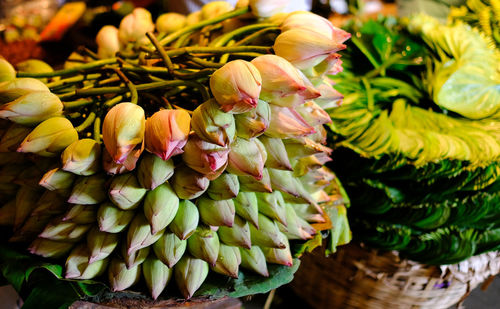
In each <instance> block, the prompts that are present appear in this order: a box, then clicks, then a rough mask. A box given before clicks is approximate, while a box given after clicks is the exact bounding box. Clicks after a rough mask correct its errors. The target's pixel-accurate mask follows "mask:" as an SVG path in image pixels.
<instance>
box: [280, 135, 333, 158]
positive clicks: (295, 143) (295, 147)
mask: <svg viewBox="0 0 500 309" xmlns="http://www.w3.org/2000/svg"><path fill="white" fill-rule="evenodd" d="M284 144H285V147H286V151H287V152H288V153H289V154H290V155H289V156H291V157H292V158H301V157H307V156H310V155H315V154H319V153H325V154H327V155H330V154H331V153H332V149H331V148H328V147H326V146H324V145H322V144H320V143H316V142H314V141H313V140H311V139H309V138H307V137H302V138H297V139H289V140H285V142H284Z"/></svg>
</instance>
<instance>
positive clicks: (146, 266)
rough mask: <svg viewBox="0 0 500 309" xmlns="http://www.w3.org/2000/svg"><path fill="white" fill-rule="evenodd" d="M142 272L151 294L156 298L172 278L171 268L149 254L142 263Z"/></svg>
mask: <svg viewBox="0 0 500 309" xmlns="http://www.w3.org/2000/svg"><path fill="white" fill-rule="evenodd" d="M142 273H143V275H144V280H145V281H146V285H147V286H148V289H149V292H150V293H151V296H152V297H153V299H157V298H158V296H160V294H161V292H163V290H164V289H165V287H166V286H167V284H168V282H169V281H170V278H172V274H173V270H172V269H170V268H169V267H168V266H167V265H165V264H163V262H162V261H160V260H159V259H158V258H157V257H156V256H154V255H150V256H149V257H148V258H147V259H146V260H145V261H144V263H143V264H142Z"/></svg>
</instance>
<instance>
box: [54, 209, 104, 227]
mask: <svg viewBox="0 0 500 309" xmlns="http://www.w3.org/2000/svg"><path fill="white" fill-rule="evenodd" d="M96 210H97V209H96V208H95V207H94V206H89V205H71V206H70V208H69V210H68V212H66V214H65V215H64V217H63V218H62V220H63V221H71V222H73V223H76V224H91V223H94V222H95V220H96Z"/></svg>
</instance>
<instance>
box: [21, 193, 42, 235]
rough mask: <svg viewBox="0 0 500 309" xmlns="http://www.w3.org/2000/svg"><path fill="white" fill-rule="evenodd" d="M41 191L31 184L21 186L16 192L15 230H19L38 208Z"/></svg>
mask: <svg viewBox="0 0 500 309" xmlns="http://www.w3.org/2000/svg"><path fill="white" fill-rule="evenodd" d="M41 195H42V194H41V192H40V190H39V189H37V188H33V187H30V186H21V188H20V189H19V190H18V191H17V194H16V203H15V211H14V214H15V216H14V218H15V219H14V230H17V229H18V228H19V227H21V225H22V224H23V223H24V221H26V218H28V216H29V215H30V214H31V212H32V211H33V210H34V209H35V208H36V205H37V202H38V200H39V199H40V196H41Z"/></svg>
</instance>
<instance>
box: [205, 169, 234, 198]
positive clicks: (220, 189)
mask: <svg viewBox="0 0 500 309" xmlns="http://www.w3.org/2000/svg"><path fill="white" fill-rule="evenodd" d="M239 191H240V182H239V181H238V176H236V175H233V174H229V173H223V174H222V175H220V176H219V177H217V179H215V180H212V181H211V182H210V185H209V186H208V189H207V194H208V196H209V197H210V198H211V199H212V200H216V201H218V200H227V199H231V198H235V197H236V196H237V195H238V192H239Z"/></svg>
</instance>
